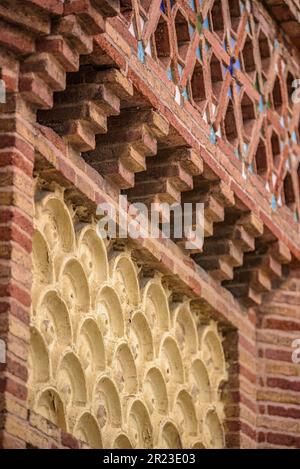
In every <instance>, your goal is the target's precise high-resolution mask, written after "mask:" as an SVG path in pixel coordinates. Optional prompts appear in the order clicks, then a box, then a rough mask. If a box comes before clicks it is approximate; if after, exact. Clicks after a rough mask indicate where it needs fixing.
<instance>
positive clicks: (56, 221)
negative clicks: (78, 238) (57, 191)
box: [38, 195, 75, 252]
mask: <svg viewBox="0 0 300 469" xmlns="http://www.w3.org/2000/svg"><path fill="white" fill-rule="evenodd" d="M38 223H39V226H42V227H43V229H42V231H43V232H44V234H45V237H46V239H47V242H48V245H49V246H50V249H51V250H54V249H56V250H58V251H65V252H70V251H71V250H72V249H73V248H74V239H75V235H74V228H73V221H72V218H71V216H70V213H69V210H68V209H67V207H66V205H65V204H64V203H63V202H62V201H61V200H59V199H58V198H57V197H56V196H52V195H51V196H49V197H47V199H46V200H44V201H43V207H42V208H40V216H39V218H38Z"/></svg>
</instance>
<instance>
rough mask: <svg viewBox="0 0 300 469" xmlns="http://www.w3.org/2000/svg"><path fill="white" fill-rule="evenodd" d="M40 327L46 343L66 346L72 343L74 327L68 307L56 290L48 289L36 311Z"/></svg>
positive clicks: (51, 345)
mask: <svg viewBox="0 0 300 469" xmlns="http://www.w3.org/2000/svg"><path fill="white" fill-rule="evenodd" d="M36 316H37V322H38V324H39V329H40V331H41V333H42V335H43V337H44V339H45V342H46V345H47V346H48V347H50V348H51V349H52V348H53V347H54V346H55V345H58V344H59V345H60V346H62V347H65V346H67V345H70V344H71V343H72V328H71V323H70V318H69V313H68V309H67V307H66V304H65V303H64V301H63V300H62V299H61V298H60V297H59V296H58V294H57V292H56V291H55V290H48V291H47V292H46V293H45V295H44V296H43V297H42V298H41V302H40V304H39V306H38V307H37V311H36Z"/></svg>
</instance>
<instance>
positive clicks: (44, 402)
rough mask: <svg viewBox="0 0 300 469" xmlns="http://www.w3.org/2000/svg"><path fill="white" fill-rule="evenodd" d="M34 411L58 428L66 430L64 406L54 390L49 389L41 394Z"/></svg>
mask: <svg viewBox="0 0 300 469" xmlns="http://www.w3.org/2000/svg"><path fill="white" fill-rule="evenodd" d="M35 410H36V412H37V413H39V414H40V415H42V416H43V417H45V418H46V419H48V420H50V421H51V422H52V423H54V424H55V425H57V426H58V428H61V429H62V430H66V419H65V411H64V405H63V402H62V400H61V398H60V396H59V394H58V393H57V392H56V391H55V390H54V389H52V388H49V389H45V390H44V391H43V392H42V394H41V395H40V397H39V399H38V401H37V404H36V406H35Z"/></svg>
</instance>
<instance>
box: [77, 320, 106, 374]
mask: <svg viewBox="0 0 300 469" xmlns="http://www.w3.org/2000/svg"><path fill="white" fill-rule="evenodd" d="M77 350H78V355H79V358H80V362H81V364H82V367H83V369H84V370H85V372H99V371H103V370H104V368H105V349H104V342H103V338H102V334H101V332H100V330H99V328H98V326H97V323H96V321H94V320H93V319H91V318H88V319H86V320H85V321H84V323H83V324H82V326H81V328H80V333H79V337H78V343H77Z"/></svg>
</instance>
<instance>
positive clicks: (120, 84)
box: [68, 66, 133, 99]
mask: <svg viewBox="0 0 300 469" xmlns="http://www.w3.org/2000/svg"><path fill="white" fill-rule="evenodd" d="M79 83H93V84H99V85H100V84H103V85H106V86H107V87H108V88H109V89H110V90H111V91H112V92H113V93H114V94H115V95H116V96H118V97H119V98H120V99H127V98H129V97H132V96H133V86H132V83H131V82H130V81H129V80H128V79H127V78H126V77H125V76H124V75H123V73H122V72H120V70H118V69H116V68H110V69H108V70H101V71H98V70H95V69H94V67H91V66H87V67H84V68H81V69H80V70H79V72H78V73H76V74H74V75H69V76H68V84H70V85H75V84H79Z"/></svg>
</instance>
